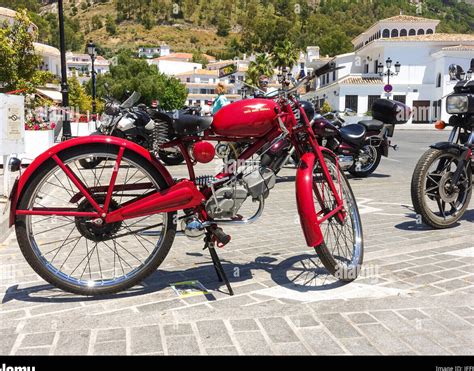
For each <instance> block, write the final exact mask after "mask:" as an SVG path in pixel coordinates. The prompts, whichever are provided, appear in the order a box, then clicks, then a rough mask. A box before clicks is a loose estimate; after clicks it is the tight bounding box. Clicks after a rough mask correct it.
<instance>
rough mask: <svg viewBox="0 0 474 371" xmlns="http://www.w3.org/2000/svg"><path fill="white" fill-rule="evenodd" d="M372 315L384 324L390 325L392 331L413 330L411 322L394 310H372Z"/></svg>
mask: <svg viewBox="0 0 474 371" xmlns="http://www.w3.org/2000/svg"><path fill="white" fill-rule="evenodd" d="M370 314H371V315H372V316H374V317H375V318H377V320H378V321H379V322H381V323H382V324H383V325H384V326H386V327H388V328H389V329H390V331H394V332H395V333H404V332H407V331H412V330H413V326H411V325H410V323H409V322H408V321H406V320H404V319H403V318H401V317H400V316H398V315H397V314H395V312H392V311H377V312H371V313H370Z"/></svg>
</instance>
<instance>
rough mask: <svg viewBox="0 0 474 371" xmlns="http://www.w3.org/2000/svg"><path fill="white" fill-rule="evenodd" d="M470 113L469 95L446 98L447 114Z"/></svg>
mask: <svg viewBox="0 0 474 371" xmlns="http://www.w3.org/2000/svg"><path fill="white" fill-rule="evenodd" d="M468 111H469V97H468V96H467V95H450V96H448V97H447V98H446V112H448V113H450V114H457V113H466V112H468Z"/></svg>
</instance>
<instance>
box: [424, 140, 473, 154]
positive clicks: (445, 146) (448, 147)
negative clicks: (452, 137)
mask: <svg viewBox="0 0 474 371" xmlns="http://www.w3.org/2000/svg"><path fill="white" fill-rule="evenodd" d="M430 148H433V149H439V150H440V151H446V152H448V153H451V154H453V155H455V156H461V154H462V153H463V152H464V151H465V150H466V147H463V146H461V145H460V144H457V143H452V142H438V143H435V144H432V145H431V146H430Z"/></svg>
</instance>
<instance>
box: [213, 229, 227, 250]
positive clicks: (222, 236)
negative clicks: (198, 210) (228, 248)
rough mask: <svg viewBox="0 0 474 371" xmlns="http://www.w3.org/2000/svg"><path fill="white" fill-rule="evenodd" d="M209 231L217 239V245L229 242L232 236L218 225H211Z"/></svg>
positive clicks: (221, 245)
mask: <svg viewBox="0 0 474 371" xmlns="http://www.w3.org/2000/svg"><path fill="white" fill-rule="evenodd" d="M211 232H212V234H213V235H214V237H215V239H216V241H217V246H218V247H224V246H225V245H227V244H228V243H229V242H230V240H231V238H232V237H231V236H230V235H228V234H227V233H225V232H224V231H223V230H222V228H220V227H216V226H213V227H211Z"/></svg>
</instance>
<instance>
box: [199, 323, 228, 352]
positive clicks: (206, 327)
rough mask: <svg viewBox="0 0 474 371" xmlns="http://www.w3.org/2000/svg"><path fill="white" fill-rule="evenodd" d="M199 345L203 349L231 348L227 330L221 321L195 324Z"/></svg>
mask: <svg viewBox="0 0 474 371" xmlns="http://www.w3.org/2000/svg"><path fill="white" fill-rule="evenodd" d="M196 325H197V328H198V331H199V336H200V339H201V343H202V345H203V346H204V347H205V348H213V347H222V346H232V345H233V344H232V340H231V339H230V337H229V335H228V334H227V328H226V327H225V324H224V321H222V320H210V321H199V322H196Z"/></svg>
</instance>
